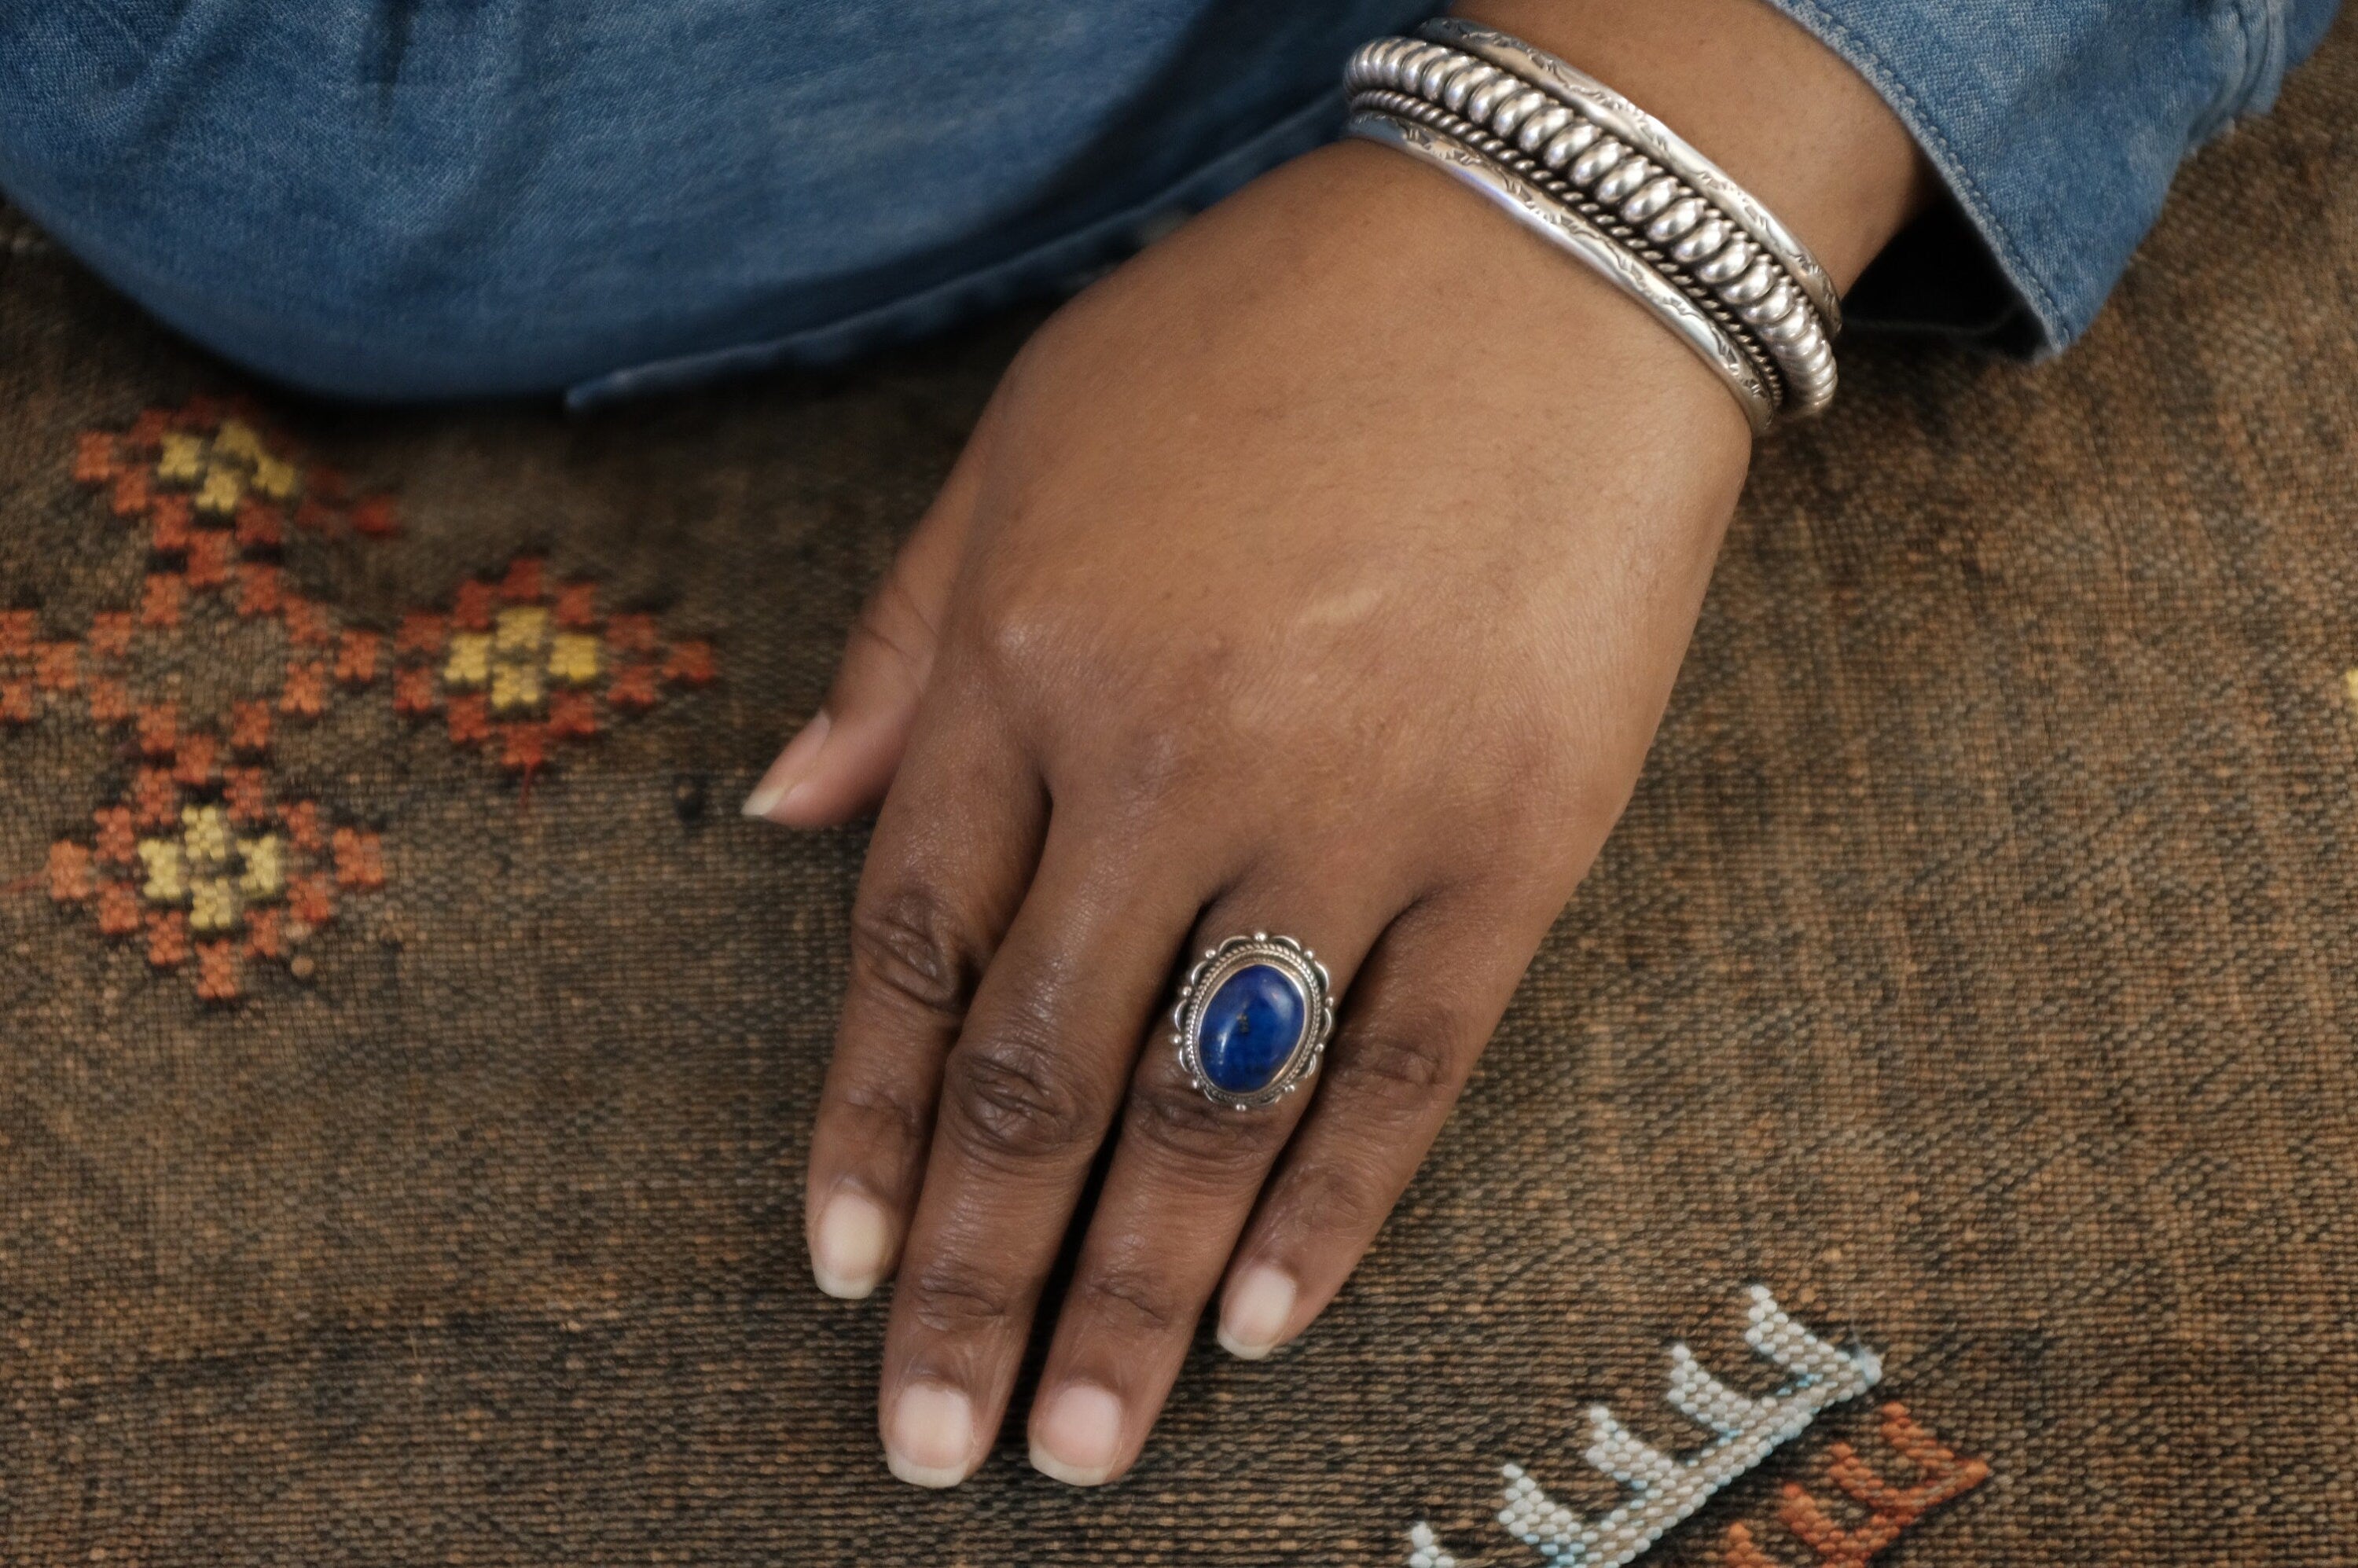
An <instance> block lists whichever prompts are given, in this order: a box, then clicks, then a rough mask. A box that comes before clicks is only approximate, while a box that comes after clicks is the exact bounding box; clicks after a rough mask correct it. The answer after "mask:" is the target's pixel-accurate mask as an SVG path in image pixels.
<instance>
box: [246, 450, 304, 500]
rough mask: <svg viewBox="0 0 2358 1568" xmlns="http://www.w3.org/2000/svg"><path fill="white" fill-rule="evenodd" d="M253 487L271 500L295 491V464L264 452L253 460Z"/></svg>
mask: <svg viewBox="0 0 2358 1568" xmlns="http://www.w3.org/2000/svg"><path fill="white" fill-rule="evenodd" d="M254 489H256V490H258V491H260V492H262V493H263V494H265V495H266V496H268V497H270V499H271V500H273V501H284V500H286V499H287V497H288V496H290V495H292V494H294V493H295V465H294V464H293V463H290V462H284V461H282V460H279V459H277V458H274V457H272V456H270V455H269V454H268V453H267V452H265V453H263V454H261V455H259V456H257V457H256V458H255V459H254Z"/></svg>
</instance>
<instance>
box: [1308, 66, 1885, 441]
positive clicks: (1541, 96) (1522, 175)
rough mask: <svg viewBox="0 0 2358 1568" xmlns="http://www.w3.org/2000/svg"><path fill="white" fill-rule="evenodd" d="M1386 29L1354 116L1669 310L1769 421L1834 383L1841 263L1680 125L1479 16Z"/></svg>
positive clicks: (1373, 133) (1368, 133)
mask: <svg viewBox="0 0 2358 1568" xmlns="http://www.w3.org/2000/svg"><path fill="white" fill-rule="evenodd" d="M1423 34H1424V36H1423V37H1422V38H1380V39H1378V40H1376V41H1375V42H1373V43H1371V44H1368V45H1367V46H1366V47H1365V48H1363V49H1360V50H1359V51H1358V52H1357V54H1356V55H1354V56H1353V57H1352V59H1351V63H1350V66H1349V68H1348V69H1347V72H1346V74H1345V86H1346V89H1347V92H1349V93H1350V95H1351V103H1352V109H1353V114H1352V120H1351V131H1352V133H1353V134H1354V135H1360V136H1364V137H1368V138H1369V139H1373V140H1378V141H1382V142H1386V143H1388V144H1390V145H1391V146H1398V147H1401V149H1402V150H1404V151H1407V152H1410V153H1412V154H1414V155H1417V156H1419V157H1424V158H1425V159H1426V160H1427V161H1430V162H1433V163H1434V164H1437V165H1438V166H1440V167H1441V168H1444V169H1446V170H1447V171H1448V172H1449V173H1451V174H1453V175H1455V176H1456V177H1457V178H1460V179H1461V180H1464V181H1465V182H1466V183H1467V184H1469V185H1471V186H1473V187H1474V188H1475V189H1477V190H1480V191H1481V192H1482V193H1483V194H1485V195H1487V196H1488V197H1489V198H1491V200H1494V201H1496V202H1498V204H1499V205H1500V206H1501V207H1503V208H1505V209H1506V210H1507V211H1509V213H1510V214H1512V215H1513V216H1515V217H1517V218H1518V219H1520V221H1522V222H1524V223H1525V224H1526V225H1527V226H1529V227H1531V228H1532V229H1533V230H1535V231H1536V232H1539V233H1541V235H1543V236H1544V237H1545V238H1547V239H1549V240H1550V241H1552V242H1553V243H1556V244H1557V245H1558V246H1559V247H1560V248H1562V249H1564V250H1566V251H1569V252H1570V253H1572V254H1574V255H1575V256H1577V257H1578V258H1579V259H1580V260H1582V261H1583V262H1585V263H1586V264H1587V265H1590V266H1592V267H1595V269H1596V270H1597V271H1598V272H1600V273H1602V274H1604V275H1605V276H1606V277H1607V278H1608V279H1609V280H1611V281H1612V282H1613V283H1615V284H1616V285H1617V286H1618V287H1621V288H1622V289H1624V291H1626V292H1628V293H1629V294H1631V295H1633V296H1634V297H1637V298H1638V299H1639V300H1640V302H1642V303H1644V304H1646V305H1647V306H1648V307H1650V308H1652V309H1654V310H1655V312H1656V313H1657V314H1658V315H1660V317H1661V318H1662V319H1663V320H1664V322H1665V323H1666V324H1667V325H1669V326H1670V327H1671V329H1672V330H1673V331H1674V332H1676V333H1677V335H1678V336H1679V337H1680V339H1681V340H1682V341H1684V342H1686V344H1687V345H1688V347H1689V348H1691V349H1693V351H1695V352H1696V353H1697V354H1698V355H1699V356H1701V357H1702V358H1703V360H1704V362H1706V363H1707V364H1709V365H1711V367H1712V368H1713V369H1714V371H1716V372H1718V373H1719V374H1720V376H1721V378H1722V380H1723V381H1725V383H1726V384H1727V385H1728V388H1729V390H1730V391H1731V392H1732V393H1734V394H1735V395H1736V400H1737V402H1738V403H1739V404H1741V405H1743V406H1744V410H1745V414H1746V416H1747V418H1748V419H1749V420H1750V421H1751V423H1752V426H1753V427H1754V429H1755V430H1756V431H1758V430H1760V429H1763V428H1765V427H1767V425H1768V422H1769V420H1770V419H1772V418H1773V417H1775V416H1777V415H1778V414H1779V413H1783V414H1785V415H1788V416H1802V417H1806V416H1810V415H1813V414H1816V413H1817V412H1819V411H1820V410H1822V409H1823V408H1824V407H1825V406H1826V404H1827V403H1828V402H1830V401H1831V400H1832V399H1833V391H1834V380H1835V372H1834V360H1833V336H1834V334H1835V333H1837V332H1838V331H1840V330H1841V321H1842V315H1841V311H1842V307H1841V303H1840V300H1839V298H1838V297H1837V296H1836V294H1835V291H1834V287H1833V280H1832V279H1830V278H1828V277H1827V276H1826V274H1825V272H1824V269H1823V268H1822V267H1821V266H1819V265H1818V263H1817V261H1816V259H1815V258H1814V257H1812V255H1811V254H1810V253H1809V251H1808V250H1807V248H1805V247H1804V246H1803V245H1802V244H1801V243H1800V242H1799V241H1798V240H1796V239H1795V238H1794V237H1793V236H1792V234H1791V233H1790V232H1789V231H1788V230H1787V229H1786V228H1785V227H1784V225H1783V224H1781V223H1779V222H1778V221H1777V219H1776V218H1775V216H1774V215H1773V214H1771V213H1769V212H1768V210H1767V209H1765V208H1763V207H1762V206H1761V205H1760V204H1759V203H1758V201H1756V200H1753V198H1752V197H1751V195H1750V194H1749V193H1747V191H1746V190H1745V189H1743V188H1742V187H1741V186H1739V185H1737V184H1736V182H1735V181H1734V180H1732V179H1730V178H1728V177H1727V176H1726V175H1725V173H1723V172H1722V171H1721V170H1720V169H1719V168H1717V167H1716V166H1714V164H1712V163H1711V161H1710V160H1709V159H1707V158H1705V157H1703V155H1702V154H1700V153H1698V152H1696V151H1695V150H1694V149H1693V147H1691V146H1688V145H1687V144H1686V143H1685V142H1684V141H1682V139H1680V137H1679V136H1678V135H1676V134H1675V133H1674V132H1672V131H1671V129H1670V128H1669V127H1668V126H1666V125H1664V124H1661V123H1660V121H1658V120H1656V119H1654V118H1653V117H1652V116H1651V115H1650V114H1646V113H1645V111H1643V110H1641V109H1639V108H1638V107H1637V105H1635V104H1633V103H1630V102H1629V101H1628V100H1627V99H1625V98H1623V97H1621V96H1620V95H1619V94H1617V93H1616V92H1612V91H1611V90H1610V89H1608V88H1606V87H1605V86H1604V85H1603V84H1602V83H1600V82H1598V81H1595V80H1594V79H1593V78H1590V77H1588V76H1585V75H1584V74H1583V73H1581V72H1580V71H1578V70H1574V68H1573V67H1571V66H1569V65H1567V64H1565V63H1564V62H1563V60H1560V59H1556V58H1555V57H1554V56H1552V55H1549V54H1546V53H1544V52H1542V51H1541V50H1539V49H1532V48H1531V46H1530V45H1528V44H1525V43H1523V42H1522V41H1521V40H1520V39H1518V38H1511V37H1509V36H1508V35H1507V34H1504V33H1500V32H1497V31H1495V30H1493V29H1490V28H1487V27H1476V26H1474V25H1473V24H1471V23H1466V22H1459V21H1455V20H1443V21H1437V22H1433V23H1429V24H1427V25H1426V27H1424V29H1423Z"/></svg>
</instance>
